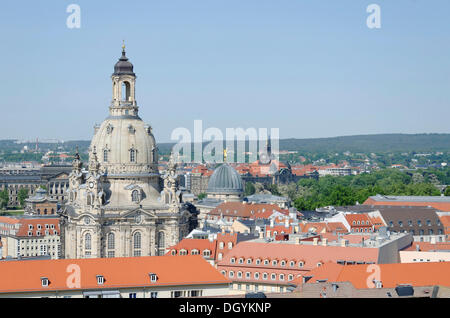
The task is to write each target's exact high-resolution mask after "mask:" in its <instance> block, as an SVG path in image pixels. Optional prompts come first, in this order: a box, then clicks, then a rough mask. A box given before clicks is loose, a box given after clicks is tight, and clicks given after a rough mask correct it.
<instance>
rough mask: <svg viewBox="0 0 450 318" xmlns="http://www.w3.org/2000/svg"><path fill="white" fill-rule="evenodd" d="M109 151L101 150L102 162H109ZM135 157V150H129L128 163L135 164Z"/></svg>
mask: <svg viewBox="0 0 450 318" xmlns="http://www.w3.org/2000/svg"><path fill="white" fill-rule="evenodd" d="M109 151H110V150H109V149H104V150H103V162H108V160H109ZM136 155H137V150H136V149H130V162H136Z"/></svg>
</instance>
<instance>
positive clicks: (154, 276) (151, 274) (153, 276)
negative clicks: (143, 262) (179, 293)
mask: <svg viewBox="0 0 450 318" xmlns="http://www.w3.org/2000/svg"><path fill="white" fill-rule="evenodd" d="M148 275H149V277H150V282H152V283H156V281H157V280H158V276H157V275H156V274H155V273H149V274H148Z"/></svg>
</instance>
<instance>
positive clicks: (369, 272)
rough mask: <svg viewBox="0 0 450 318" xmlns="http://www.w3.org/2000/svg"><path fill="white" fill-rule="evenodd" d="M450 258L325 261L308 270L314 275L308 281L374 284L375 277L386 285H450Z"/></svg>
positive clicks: (364, 285) (357, 285) (363, 286)
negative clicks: (390, 261)
mask: <svg viewBox="0 0 450 318" xmlns="http://www.w3.org/2000/svg"><path fill="white" fill-rule="evenodd" d="M449 272H450V262H434V263H433V262H431V263H428V262H426V263H396V264H371V265H365V264H364V265H345V266H342V265H336V264H324V265H323V266H321V267H320V268H317V269H315V270H313V271H310V272H308V274H306V276H313V278H312V279H310V280H309V281H308V282H307V283H314V282H316V280H317V279H328V281H329V282H351V283H352V284H353V286H355V287H356V288H371V287H372V286H373V285H372V283H373V278H375V279H376V280H380V281H381V282H382V286H383V287H384V288H395V287H397V285H400V284H411V285H412V286H433V285H441V286H450V275H448V273H449Z"/></svg>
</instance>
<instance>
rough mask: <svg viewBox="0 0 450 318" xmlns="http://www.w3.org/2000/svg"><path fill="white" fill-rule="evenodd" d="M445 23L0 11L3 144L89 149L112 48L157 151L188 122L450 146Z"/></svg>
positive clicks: (56, 8)
mask: <svg viewBox="0 0 450 318" xmlns="http://www.w3.org/2000/svg"><path fill="white" fill-rule="evenodd" d="M70 4H77V5H79V7H80V9H81V11H80V17H81V19H80V21H81V23H80V28H72V29H71V28H68V27H67V24H66V21H67V18H68V17H69V15H70V14H71V13H67V12H66V9H67V7H68V6H69V5H70ZM370 4H378V5H379V7H380V10H381V11H380V13H381V14H380V17H381V20H380V21H381V28H372V29H370V28H368V26H367V23H366V20H367V18H368V17H369V15H371V13H368V12H367V11H366V9H367V7H368V6H369V5H370ZM449 18H450V1H448V0H432V1H429V0H428V1H426V0H395V1H392V0H390V1H382V0H370V1H361V0H340V1H336V0H276V1H275V0H189V1H186V0H159V1H156V0H146V1H138V0H129V1H123V0H121V1H116V0H108V1H100V0H96V1H93V0H70V1H64V0H41V1H34V0H29V1H23V0H15V1H8V2H4V3H2V9H1V10H0V43H1V49H0V70H1V76H2V81H1V85H0V94H1V97H2V98H1V102H0V105H1V106H0V107H1V110H2V112H1V115H0V139H22V140H23V139H29V140H35V139H36V138H39V139H59V140H79V139H83V140H90V139H91V138H92V135H93V132H94V129H93V127H94V125H95V124H100V123H101V122H102V121H103V120H104V119H105V118H106V117H107V116H108V111H109V110H108V107H109V105H110V102H111V98H112V96H111V93H112V92H111V91H112V89H111V78H110V76H111V74H112V73H113V68H114V64H115V63H116V62H117V60H118V58H119V57H120V55H121V45H122V40H125V44H126V51H127V56H128V57H129V59H130V61H131V62H132V63H133V64H134V71H135V73H136V74H137V83H136V99H137V103H138V106H139V107H140V108H139V114H140V117H141V118H142V119H143V120H144V121H145V122H146V123H148V124H150V125H151V126H152V127H153V132H154V134H155V137H156V140H157V142H169V141H171V140H170V136H171V133H172V131H173V130H174V129H175V128H177V127H185V128H187V129H189V130H190V131H192V132H193V129H194V120H202V121H203V127H204V129H206V128H208V127H217V128H219V129H221V130H222V131H223V132H224V133H225V129H226V128H238V127H241V128H244V129H247V128H257V129H258V128H268V129H270V128H279V134H280V137H281V138H316V137H333V136H345V135H361V134H379V133H450V128H449V126H450V125H449V118H450V23H449V22H448V21H449Z"/></svg>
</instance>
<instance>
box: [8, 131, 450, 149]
mask: <svg viewBox="0 0 450 318" xmlns="http://www.w3.org/2000/svg"><path fill="white" fill-rule="evenodd" d="M89 144H90V141H88V140H77V141H66V142H65V143H63V144H62V143H39V148H40V149H42V150H44V149H45V150H60V151H61V150H62V151H69V152H72V151H74V150H75V147H76V146H78V147H79V148H80V152H85V151H87V148H88V147H89ZM205 144H207V143H205ZM173 145H174V143H158V148H159V151H160V153H162V154H167V153H169V152H170V149H171V148H172V146H173ZM279 145H280V150H291V151H295V150H297V151H301V152H345V151H350V152H354V153H355V152H356V153H358V152H361V153H370V152H398V151H400V152H403V151H405V152H413V151H414V152H426V151H443V152H448V151H450V134H380V135H358V136H342V137H330V138H311V139H296V138H291V139H281V140H280V143H279ZM24 146H28V147H29V148H30V149H34V148H35V146H36V145H35V143H31V142H30V143H19V144H18V143H16V142H15V140H0V153H2V152H5V151H6V152H9V151H14V150H15V151H18V150H21V149H22V148H23V147H24Z"/></svg>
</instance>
